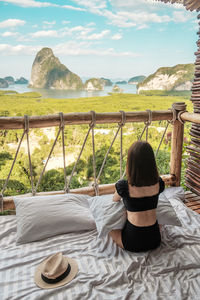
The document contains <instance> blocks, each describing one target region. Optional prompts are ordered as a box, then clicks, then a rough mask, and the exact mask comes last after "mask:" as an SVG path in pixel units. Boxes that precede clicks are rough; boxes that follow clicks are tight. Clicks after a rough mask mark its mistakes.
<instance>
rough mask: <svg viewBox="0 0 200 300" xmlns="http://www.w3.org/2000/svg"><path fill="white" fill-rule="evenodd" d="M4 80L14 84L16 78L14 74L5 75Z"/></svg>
mask: <svg viewBox="0 0 200 300" xmlns="http://www.w3.org/2000/svg"><path fill="white" fill-rule="evenodd" d="M4 80H5V81H7V83H8V84H14V83H15V80H14V78H13V77H12V76H7V77H4Z"/></svg>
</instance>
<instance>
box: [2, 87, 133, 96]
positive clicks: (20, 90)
mask: <svg viewBox="0 0 200 300" xmlns="http://www.w3.org/2000/svg"><path fill="white" fill-rule="evenodd" d="M118 86H119V88H120V89H122V90H123V93H126V94H137V87H136V85H134V84H118ZM112 88H113V86H105V87H104V90H102V91H84V90H82V91H70V90H55V89H35V88H29V87H28V85H27V84H13V85H9V87H8V88H6V89H5V88H4V89H3V88H0V90H9V91H10V90H12V91H16V92H18V93H25V92H38V93H40V94H41V96H42V98H55V99H59V98H60V99H64V98H81V97H84V98H87V97H100V96H108V95H109V93H112Z"/></svg>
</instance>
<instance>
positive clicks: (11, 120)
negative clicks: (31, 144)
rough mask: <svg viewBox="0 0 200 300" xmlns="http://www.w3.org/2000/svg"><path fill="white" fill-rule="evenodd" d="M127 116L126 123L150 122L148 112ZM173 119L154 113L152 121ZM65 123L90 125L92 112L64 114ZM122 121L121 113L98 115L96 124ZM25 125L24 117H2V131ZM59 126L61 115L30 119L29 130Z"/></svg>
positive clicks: (162, 112) (167, 113)
mask: <svg viewBox="0 0 200 300" xmlns="http://www.w3.org/2000/svg"><path fill="white" fill-rule="evenodd" d="M125 116H126V123H130V122H145V121H148V120H149V113H148V112H147V111H138V112H125ZM172 117H173V114H172V111H169V110H163V111H152V121H161V120H171V119H172ZM63 121H64V124H65V125H80V124H90V123H91V121H92V114H91V113H90V112H86V113H69V114H63ZM121 121H122V114H121V113H120V112H114V113H96V118H95V122H96V124H104V123H120V122H121ZM24 123H25V120H24V117H0V130H3V129H23V128H24ZM59 125H60V116H59V114H56V115H46V116H30V117H29V128H44V127H54V126H59Z"/></svg>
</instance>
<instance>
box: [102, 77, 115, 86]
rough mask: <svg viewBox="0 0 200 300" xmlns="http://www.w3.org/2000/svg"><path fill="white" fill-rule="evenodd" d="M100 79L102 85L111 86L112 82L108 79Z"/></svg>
mask: <svg viewBox="0 0 200 300" xmlns="http://www.w3.org/2000/svg"><path fill="white" fill-rule="evenodd" d="M100 80H101V82H102V84H103V85H104V86H112V85H113V82H112V81H111V80H110V79H107V78H103V77H101V78H100Z"/></svg>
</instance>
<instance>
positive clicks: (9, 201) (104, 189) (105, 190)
mask: <svg viewBox="0 0 200 300" xmlns="http://www.w3.org/2000/svg"><path fill="white" fill-rule="evenodd" d="M161 177H162V179H163V180H164V182H165V184H166V185H170V186H172V185H173V184H174V182H175V176H173V175H170V174H167V175H162V176H161ZM114 191H115V184H114V183H112V184H101V185H99V195H107V194H113V193H114ZM70 193H72V194H83V195H89V196H95V190H94V187H84V188H78V189H72V190H70ZM58 194H64V191H63V190H62V191H52V192H40V193H37V194H36V195H35V196H45V195H46V196H47V195H58ZM35 196H34V197H35ZM15 197H32V194H31V193H29V194H23V195H18V196H15ZM14 209H15V205H14V201H13V197H12V196H8V197H4V210H14Z"/></svg>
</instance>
